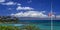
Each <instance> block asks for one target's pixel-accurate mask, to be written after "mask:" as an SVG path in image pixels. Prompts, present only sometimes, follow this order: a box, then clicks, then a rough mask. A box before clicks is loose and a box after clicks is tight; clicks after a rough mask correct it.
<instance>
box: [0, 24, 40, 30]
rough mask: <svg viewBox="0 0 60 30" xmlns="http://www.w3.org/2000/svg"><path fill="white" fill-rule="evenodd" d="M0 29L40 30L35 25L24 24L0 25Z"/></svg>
mask: <svg viewBox="0 0 60 30" xmlns="http://www.w3.org/2000/svg"><path fill="white" fill-rule="evenodd" d="M0 30H40V29H39V28H38V27H36V26H35V25H34V26H32V25H24V26H20V27H17V26H0Z"/></svg>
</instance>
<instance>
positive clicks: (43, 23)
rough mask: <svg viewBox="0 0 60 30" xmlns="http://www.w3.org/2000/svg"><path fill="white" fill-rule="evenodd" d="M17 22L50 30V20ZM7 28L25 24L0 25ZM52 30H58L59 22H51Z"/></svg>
mask: <svg viewBox="0 0 60 30" xmlns="http://www.w3.org/2000/svg"><path fill="white" fill-rule="evenodd" d="M18 22H26V23H28V24H31V23H32V24H35V25H36V26H37V27H39V28H40V29H41V30H51V20H19V21H18ZM0 25H4V26H5V25H7V26H22V25H26V24H0ZM53 30H60V20H53Z"/></svg>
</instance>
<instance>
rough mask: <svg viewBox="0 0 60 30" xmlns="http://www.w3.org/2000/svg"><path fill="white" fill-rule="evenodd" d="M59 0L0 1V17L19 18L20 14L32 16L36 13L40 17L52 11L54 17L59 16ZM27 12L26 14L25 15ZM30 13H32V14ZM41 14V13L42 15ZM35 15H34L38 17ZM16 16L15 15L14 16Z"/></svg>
mask: <svg viewBox="0 0 60 30" xmlns="http://www.w3.org/2000/svg"><path fill="white" fill-rule="evenodd" d="M59 1H60V0H0V15H1V16H2V15H3V16H7V15H11V14H13V15H16V14H18V16H20V13H21V12H22V14H24V13H25V14H29V13H30V14H32V13H34V12H36V11H37V13H39V15H40V13H41V14H42V16H46V15H48V13H50V11H51V2H52V10H53V12H54V13H55V14H56V15H59V14H60V6H59V5H60V2H59ZM27 11H28V13H26V12H27ZM30 11H33V12H32V13H31V12H30ZM42 12H43V13H42ZM37 13H35V14H34V15H35V16H36V15H37V16H38V14H37ZM16 16H17V15H16ZM22 16H23V15H22Z"/></svg>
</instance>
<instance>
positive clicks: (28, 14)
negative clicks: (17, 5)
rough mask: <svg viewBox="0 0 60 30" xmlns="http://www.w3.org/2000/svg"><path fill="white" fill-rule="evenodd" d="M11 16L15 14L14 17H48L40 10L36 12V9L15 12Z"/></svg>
mask: <svg viewBox="0 0 60 30" xmlns="http://www.w3.org/2000/svg"><path fill="white" fill-rule="evenodd" d="M11 16H16V17H41V18H46V17H48V16H47V15H45V14H43V13H42V12H38V11H27V12H19V13H16V14H11Z"/></svg>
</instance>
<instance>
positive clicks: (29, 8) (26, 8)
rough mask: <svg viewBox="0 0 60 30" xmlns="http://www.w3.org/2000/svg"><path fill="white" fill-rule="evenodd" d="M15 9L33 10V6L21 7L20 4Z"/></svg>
mask: <svg viewBox="0 0 60 30" xmlns="http://www.w3.org/2000/svg"><path fill="white" fill-rule="evenodd" d="M16 10H33V8H31V7H21V6H18V7H17V8H16Z"/></svg>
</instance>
